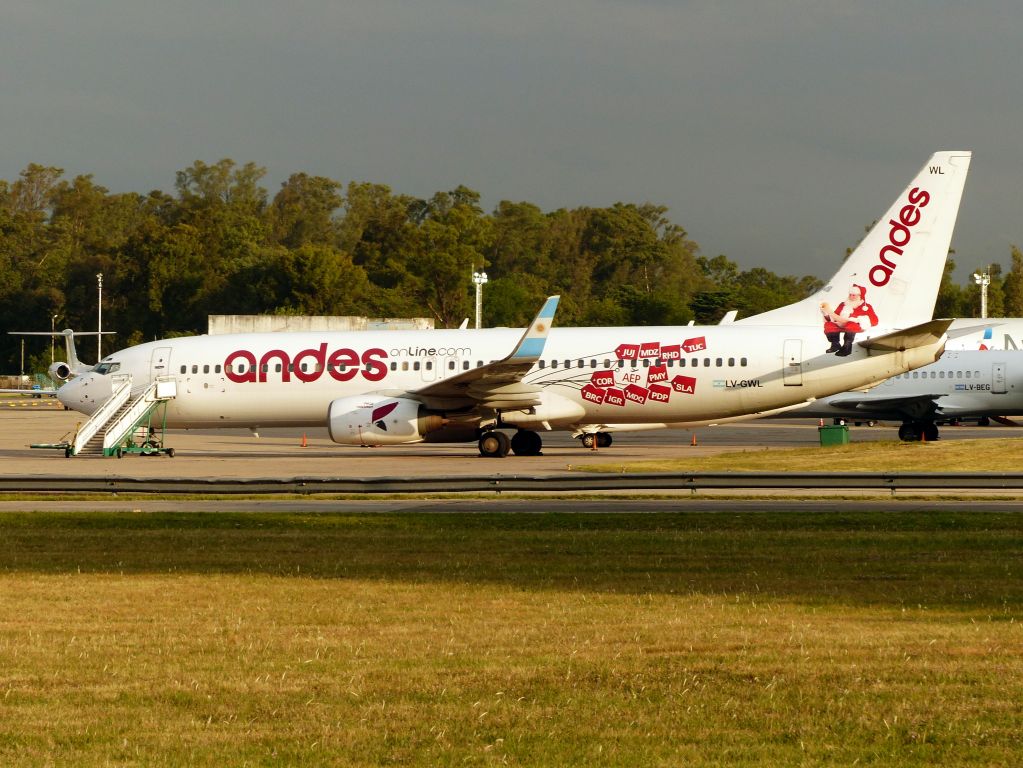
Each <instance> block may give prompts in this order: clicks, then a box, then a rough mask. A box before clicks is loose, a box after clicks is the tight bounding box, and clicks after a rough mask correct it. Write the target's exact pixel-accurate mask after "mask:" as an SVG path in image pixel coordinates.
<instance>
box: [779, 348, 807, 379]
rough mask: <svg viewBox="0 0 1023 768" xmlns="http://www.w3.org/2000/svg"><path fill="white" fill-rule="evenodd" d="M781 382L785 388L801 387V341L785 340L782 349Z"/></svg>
mask: <svg viewBox="0 0 1023 768" xmlns="http://www.w3.org/2000/svg"><path fill="white" fill-rule="evenodd" d="M782 381H783V382H784V384H785V386H786V387H801V386H803V340H802V339H785V346H784V347H783V349H782Z"/></svg>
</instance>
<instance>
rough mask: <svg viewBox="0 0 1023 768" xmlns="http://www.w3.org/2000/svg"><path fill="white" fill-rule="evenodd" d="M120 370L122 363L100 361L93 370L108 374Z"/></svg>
mask: <svg viewBox="0 0 1023 768" xmlns="http://www.w3.org/2000/svg"><path fill="white" fill-rule="evenodd" d="M119 370H121V364H120V363H100V364H99V365H97V366H96V367H95V368H93V369H92V372H93V373H98V374H100V375H102V376H106V375H107V374H108V373H117V372H118V371H119Z"/></svg>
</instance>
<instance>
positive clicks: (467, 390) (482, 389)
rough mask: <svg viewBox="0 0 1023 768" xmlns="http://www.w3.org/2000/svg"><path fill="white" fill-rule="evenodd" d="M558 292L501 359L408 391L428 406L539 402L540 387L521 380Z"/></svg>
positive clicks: (543, 338) (538, 351) (540, 344)
mask: <svg viewBox="0 0 1023 768" xmlns="http://www.w3.org/2000/svg"><path fill="white" fill-rule="evenodd" d="M560 300H561V297H560V296H549V297H548V298H547V301H546V302H544V305H543V307H542V308H541V309H540V311H539V313H537V315H536V317H535V318H533V322H531V323H530V324H529V327H528V328H526V331H525V333H523V334H522V338H521V339H519V343H518V344H517V345H516V346H515V349H514V350H512V352H511V354H509V355H508V356H507V357H505V358H503V359H502V360H497V361H496V362H493V363H489V364H487V365H483V366H481V367H479V368H473V369H471V370H468V371H464V372H463V373H460V374H458V375H457V376H452V377H451V378H448V379H444V380H442V381H436V382H433V383H432V384H428V385H427V386H425V387H421V388H419V389H415V390H412V391H410V392H409V393H408V394H409V395H410V396H411V397H414V398H415V399H417V400H420V401H422V402H423V403H425V404H426V405H428V406H436V407H451V406H453V405H458V404H461V405H465V406H471V405H475V406H482V407H484V408H505V409H508V408H511V409H516V410H517V409H519V408H529V407H532V406H536V405H539V404H540V388H539V387H535V386H530V385H528V384H523V382H522V377H523V376H525V375H526V373H528V372H529V370H530V369H531V368H532V367H533V364H534V363H536V361H537V360H539V359H540V355H542V354H543V349H544V345H545V344H546V342H547V334H548V333H549V332H550V330H551V325H552V324H553V322H554V312H555V311H556V310H557V308H558V302H559V301H560Z"/></svg>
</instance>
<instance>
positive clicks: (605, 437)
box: [597, 432, 611, 448]
mask: <svg viewBox="0 0 1023 768" xmlns="http://www.w3.org/2000/svg"><path fill="white" fill-rule="evenodd" d="M610 446H611V435H609V434H608V433H607V432H598V433H597V447H598V448H609V447H610Z"/></svg>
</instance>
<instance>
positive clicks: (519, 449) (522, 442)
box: [511, 429, 543, 456]
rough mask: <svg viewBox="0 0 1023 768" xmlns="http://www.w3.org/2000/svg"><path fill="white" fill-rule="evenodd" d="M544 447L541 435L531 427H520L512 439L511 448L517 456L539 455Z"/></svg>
mask: <svg viewBox="0 0 1023 768" xmlns="http://www.w3.org/2000/svg"><path fill="white" fill-rule="evenodd" d="M541 448H543V440H541V439H540V435H538V434H537V433H536V432H533V431H532V430H529V429H520V430H519V431H518V432H516V433H515V434H514V435H512V439H511V449H512V452H513V453H514V454H515V455H516V456H539V455H540V449H541Z"/></svg>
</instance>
